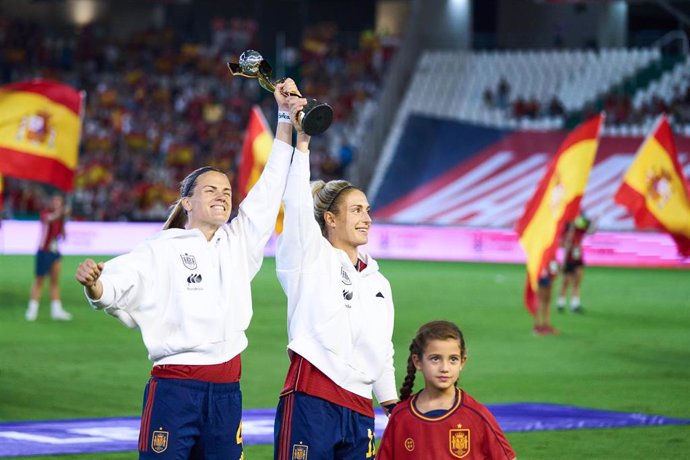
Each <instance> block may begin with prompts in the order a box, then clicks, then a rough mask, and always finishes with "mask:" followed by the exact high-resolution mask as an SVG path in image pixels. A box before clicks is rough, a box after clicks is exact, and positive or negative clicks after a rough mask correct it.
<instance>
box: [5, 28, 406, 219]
mask: <svg viewBox="0 0 690 460" xmlns="http://www.w3.org/2000/svg"><path fill="white" fill-rule="evenodd" d="M208 27H209V30H210V33H209V36H210V37H211V38H210V40H207V41H206V42H203V43H201V42H189V41H185V40H184V39H183V38H182V37H181V36H179V34H176V32H175V31H174V30H169V29H166V30H148V31H145V32H141V33H138V34H136V35H133V36H131V37H130V38H128V39H127V40H124V41H118V40H113V39H110V38H108V37H107V35H106V34H105V33H104V32H103V31H102V30H100V29H98V28H89V27H86V28H83V29H80V30H78V31H75V33H74V34H73V35H71V36H70V37H69V38H64V37H57V36H56V35H54V34H53V33H52V32H51V31H48V30H46V29H44V28H42V27H40V26H38V25H36V24H30V23H26V22H21V21H16V20H13V21H12V22H10V21H9V20H7V19H6V18H2V17H0V49H1V50H2V51H1V52H0V77H1V78H2V80H1V81H0V83H1V84H7V83H10V82H17V81H22V80H27V79H31V78H47V79H52V80H57V81H61V82H64V83H67V84H69V85H71V86H73V87H75V88H79V89H82V90H84V91H85V92H86V95H87V96H86V104H85V113H84V120H83V132H82V140H81V147H80V154H79V165H78V168H77V170H76V174H75V184H74V185H75V188H74V192H73V193H72V194H71V195H70V196H68V201H69V202H71V207H72V219H77V220H96V221H115V220H124V221H151V220H164V219H165V217H166V215H167V210H168V206H169V205H170V204H171V203H172V202H173V201H174V200H175V198H176V196H177V187H178V184H179V181H180V180H181V179H182V178H183V177H184V176H185V175H186V174H187V173H188V172H189V171H191V170H193V169H194V168H197V167H200V166H203V165H212V166H216V167H218V168H220V169H222V170H224V171H228V172H229V173H230V176H231V177H234V175H235V173H236V172H237V171H238V170H239V162H240V156H241V149H242V142H243V136H244V130H245V127H246V124H247V121H248V116H249V113H250V111H251V107H252V105H253V104H260V105H261V106H262V108H263V109H264V112H266V113H273V107H272V104H273V98H272V95H270V94H269V93H268V92H265V91H262V90H261V89H260V87H259V86H258V85H257V84H256V82H253V81H249V80H246V79H241V78H232V77H231V76H230V73H229V71H228V70H227V68H226V66H225V62H227V61H236V60H237V58H238V56H239V55H240V54H241V53H242V51H244V50H246V49H259V48H258V43H257V41H258V27H259V26H258V24H257V23H256V22H255V21H253V20H247V19H240V18H233V19H230V20H226V19H223V18H215V19H213V20H212V21H211V23H210V24H209V26H208ZM342 35H343V34H342V33H340V32H339V30H338V29H337V27H336V26H335V25H333V24H330V23H319V24H315V25H314V26H312V27H310V28H308V29H307V30H305V32H304V36H303V41H302V43H301V45H300V48H299V49H290V48H288V49H286V52H285V53H284V55H285V62H286V69H288V70H287V72H294V73H295V74H293V73H289V74H288V76H293V77H295V78H296V79H297V80H298V82H299V86H300V88H302V89H303V91H304V93H305V95H307V96H309V97H314V98H316V99H318V100H320V101H325V102H327V103H329V104H330V105H331V106H332V107H333V109H334V115H335V119H334V122H333V125H332V126H331V127H330V129H329V130H328V131H327V132H326V134H325V135H323V136H320V137H318V138H315V139H314V140H313V141H312V144H311V149H312V153H311V161H312V163H313V164H312V171H313V172H314V176H316V177H314V179H324V180H329V179H332V178H339V177H342V175H343V169H344V167H345V166H346V165H347V163H348V162H350V161H351V160H352V157H353V147H352V145H351V144H350V142H349V140H348V136H347V135H346V133H347V132H349V131H350V129H351V128H352V126H353V125H354V124H355V123H358V122H359V123H361V122H362V121H361V120H358V117H357V115H358V110H357V109H358V107H359V105H360V104H362V103H363V102H364V101H366V100H369V99H370V98H372V97H373V95H374V94H375V93H376V89H377V88H378V87H379V85H380V84H381V79H382V76H383V72H384V68H385V66H386V64H387V63H388V62H389V60H390V58H391V56H392V53H393V52H394V49H395V45H394V43H395V42H391V43H392V44H391V43H388V42H385V41H382V40H381V39H380V37H378V36H376V35H374V34H373V33H371V32H368V31H363V32H362V33H361V34H360V35H359V37H358V39H357V40H350V41H349V42H348V41H347V40H343V39H342ZM382 43H384V45H382ZM385 43H388V44H387V45H386V44H385ZM267 58H268V57H267ZM273 64H274V68H275V67H276V65H275V63H273ZM281 76H283V75H275V76H274V77H275V78H278V77H281ZM272 118H273V117H272V116H271V117H267V119H268V121H269V125H271V126H272V127H273V126H274V124H275V121H274V120H272ZM44 194H45V193H44V191H43V187H42V186H41V185H40V184H36V183H32V182H30V181H26V180H16V179H14V180H13V179H11V178H6V186H5V204H6V206H5V217H7V218H12V217H25V216H26V217H31V216H35V215H37V213H38V211H39V210H40V208H41V203H40V202H41V196H42V195H44ZM237 195H239V194H238V193H236V194H235V197H234V198H235V199H240V198H241V197H239V196H237Z"/></svg>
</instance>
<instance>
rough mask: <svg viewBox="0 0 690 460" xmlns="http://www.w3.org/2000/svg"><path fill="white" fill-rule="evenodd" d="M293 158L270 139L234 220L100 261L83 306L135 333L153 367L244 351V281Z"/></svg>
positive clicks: (247, 300) (175, 233)
mask: <svg viewBox="0 0 690 460" xmlns="http://www.w3.org/2000/svg"><path fill="white" fill-rule="evenodd" d="M292 151H293V148H292V146H290V145H289V144H286V143H284V142H282V141H280V140H277V139H276V140H274V142H273V149H272V151H271V155H270V157H269V160H268V162H267V164H266V166H265V168H264V170H263V173H262V174H261V177H260V178H259V180H258V181H257V183H256V184H255V185H254V187H253V188H252V189H251V191H250V192H249V194H248V195H247V197H246V198H245V199H244V200H243V201H242V203H241V204H240V207H239V211H238V215H237V217H236V218H235V219H233V220H232V221H231V222H230V223H229V224H226V225H223V226H222V227H221V228H219V229H218V230H217V231H216V233H215V234H214V235H213V238H211V240H210V241H207V240H206V237H205V236H204V234H203V233H202V232H201V231H200V230H198V229H190V230H183V229H169V230H163V231H161V232H159V233H157V234H156V235H154V236H153V237H151V238H150V239H147V240H146V241H144V242H143V243H141V244H139V245H138V246H137V247H136V248H135V249H134V250H133V251H132V252H130V253H128V254H124V255H121V256H119V257H116V258H114V259H112V260H109V261H108V262H106V264H105V268H104V270H103V273H102V275H101V277H100V280H101V282H102V283H103V295H102V296H101V298H100V299H98V300H92V299H89V302H90V303H91V305H92V306H93V307H94V308H96V309H104V310H105V311H106V312H107V313H109V314H111V315H113V316H116V317H118V318H119V319H120V320H121V321H122V322H124V323H125V324H127V325H128V326H130V327H136V326H138V327H139V328H140V330H141V335H142V338H143V340H144V344H145V345H146V348H147V350H148V353H149V359H151V360H152V361H153V362H154V364H155V365H160V364H218V363H222V362H226V361H228V360H230V359H232V358H233V357H235V356H237V355H238V354H239V353H240V352H241V351H242V350H244V349H245V348H246V347H247V337H246V335H245V332H244V331H245V330H246V329H247V327H248V326H249V322H250V320H251V317H252V298H251V290H250V281H251V280H252V279H253V278H254V276H255V275H256V273H257V272H258V271H259V269H260V268H261V264H262V262H263V254H264V246H265V245H266V243H267V242H268V239H269V238H270V236H271V234H272V232H273V228H274V226H275V220H276V216H277V214H278V209H279V208H280V199H281V196H282V194H283V191H284V190H285V183H286V180H287V172H288V168H289V165H290V158H291V155H292ZM87 298H88V296H87Z"/></svg>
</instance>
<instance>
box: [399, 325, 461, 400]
mask: <svg viewBox="0 0 690 460" xmlns="http://www.w3.org/2000/svg"><path fill="white" fill-rule="evenodd" d="M449 339H454V340H457V341H458V342H460V354H461V355H462V356H463V357H464V356H465V354H466V348H465V338H464V337H463V335H462V331H461V330H460V328H459V327H458V326H456V325H455V323H452V322H450V321H431V322H429V323H426V324H423V325H422V326H421V327H420V328H419V329H418V330H417V334H416V335H415V338H414V339H412V343H411V344H410V356H409V357H408V358H407V375H406V376H405V381H404V382H403V384H402V386H401V387H400V401H405V400H406V399H408V398H409V397H410V395H411V394H412V388H413V387H414V378H415V374H416V373H417V368H416V367H415V365H414V361H413V360H412V356H413V355H417V357H418V358H420V359H421V358H422V356H423V355H424V350H426V346H427V345H428V344H429V342H430V341H432V340H449ZM455 384H456V385H457V382H455Z"/></svg>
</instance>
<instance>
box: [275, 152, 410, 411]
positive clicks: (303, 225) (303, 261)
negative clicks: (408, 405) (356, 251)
mask: <svg viewBox="0 0 690 460" xmlns="http://www.w3.org/2000/svg"><path fill="white" fill-rule="evenodd" d="M283 201H284V205H285V221H284V226H283V233H282V235H281V236H280V238H279V239H278V246H277V252H276V265H277V274H278V279H279V280H280V283H281V285H282V286H283V290H284V291H285V293H286V295H287V298H288V340H289V343H288V348H289V349H290V350H293V351H294V352H296V353H298V354H299V355H301V356H303V357H304V358H305V359H307V360H308V361H309V362H311V363H312V364H313V365H314V366H316V367H317V368H318V369H319V370H320V371H321V372H323V373H324V374H326V375H327V376H328V377H329V378H330V379H331V380H333V381H334V382H335V383H336V384H338V385H339V386H341V387H342V388H344V389H346V390H348V391H351V392H353V393H356V394H358V395H360V396H363V397H366V398H371V397H372V389H373V392H374V395H375V396H376V399H377V400H378V401H379V402H383V401H387V400H391V399H397V398H398V395H397V389H396V386H395V371H394V368H393V343H392V340H391V339H392V336H393V298H392V294H391V288H390V284H389V283H388V280H387V279H386V278H385V277H384V276H383V275H382V274H381V273H380V272H379V270H378V264H377V263H376V261H375V260H374V259H372V258H371V257H368V256H366V255H363V256H362V258H363V260H364V262H366V263H367V267H366V268H365V269H364V270H363V271H362V272H361V273H360V272H357V270H356V269H355V267H354V266H353V264H352V262H351V261H350V259H349V257H348V256H347V254H346V253H345V252H344V251H342V250H340V249H336V248H334V247H333V246H331V244H330V243H329V242H328V240H327V239H326V238H324V237H323V236H322V234H321V230H320V228H319V225H318V223H317V222H316V220H315V219H314V202H313V199H312V194H311V189H310V185H309V157H308V155H307V154H305V153H302V152H300V151H298V150H295V154H294V156H293V160H292V165H291V167H290V173H289V175H288V184H287V186H286V190H285V196H284V198H283Z"/></svg>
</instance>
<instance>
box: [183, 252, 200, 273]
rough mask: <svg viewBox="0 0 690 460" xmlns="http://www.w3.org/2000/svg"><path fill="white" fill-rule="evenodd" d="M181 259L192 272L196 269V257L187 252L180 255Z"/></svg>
mask: <svg viewBox="0 0 690 460" xmlns="http://www.w3.org/2000/svg"><path fill="white" fill-rule="evenodd" d="M180 258H181V259H182V263H183V264H184V266H185V267H187V268H188V269H190V270H194V269H196V258H195V257H194V256H192V255H190V254H187V253H186V252H185V253H184V254H180Z"/></svg>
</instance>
